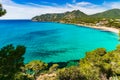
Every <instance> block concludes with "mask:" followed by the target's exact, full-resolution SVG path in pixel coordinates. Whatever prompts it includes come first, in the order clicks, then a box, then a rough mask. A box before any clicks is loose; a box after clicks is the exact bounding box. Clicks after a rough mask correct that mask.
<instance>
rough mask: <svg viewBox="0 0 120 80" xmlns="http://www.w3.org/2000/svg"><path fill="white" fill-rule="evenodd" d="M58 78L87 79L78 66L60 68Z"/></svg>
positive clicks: (64, 79) (61, 79) (69, 79)
mask: <svg viewBox="0 0 120 80" xmlns="http://www.w3.org/2000/svg"><path fill="white" fill-rule="evenodd" d="M57 76H58V80H86V78H85V77H84V76H82V74H80V70H79V68H78V67H70V68H63V69H60V70H58V73H57Z"/></svg>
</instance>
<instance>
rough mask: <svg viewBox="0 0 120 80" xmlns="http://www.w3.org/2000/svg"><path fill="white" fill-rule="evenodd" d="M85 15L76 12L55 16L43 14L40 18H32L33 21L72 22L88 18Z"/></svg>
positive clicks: (55, 14)
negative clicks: (71, 20) (72, 20)
mask: <svg viewBox="0 0 120 80" xmlns="http://www.w3.org/2000/svg"><path fill="white" fill-rule="evenodd" d="M87 16H88V15H86V14H85V13H83V12H81V11H79V10H74V11H72V12H65V13H53V14H43V15H40V16H35V17H33V18H32V20H33V21H56V22H59V21H62V20H68V19H69V20H70V19H76V18H83V17H87Z"/></svg>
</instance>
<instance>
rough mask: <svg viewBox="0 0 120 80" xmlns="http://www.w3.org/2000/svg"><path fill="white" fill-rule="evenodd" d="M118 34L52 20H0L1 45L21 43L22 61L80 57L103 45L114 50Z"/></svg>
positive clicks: (66, 59) (64, 59)
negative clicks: (23, 58) (23, 48)
mask: <svg viewBox="0 0 120 80" xmlns="http://www.w3.org/2000/svg"><path fill="white" fill-rule="evenodd" d="M118 43H119V42H118V35H117V34H115V33H112V32H108V31H102V30H97V29H91V28H86V27H83V26H76V25H71V24H61V23H53V22H32V21H30V20H0V47H3V46H5V45H8V44H13V45H15V46H16V45H24V46H26V48H27V50H26V53H25V55H24V57H25V61H24V62H25V63H27V62H30V61H32V60H43V61H45V62H66V61H69V60H79V59H80V58H83V57H84V56H85V52H87V51H91V50H94V49H96V48H100V47H104V48H106V49H107V50H108V51H111V50H113V49H115V47H116V45H117V44H118Z"/></svg>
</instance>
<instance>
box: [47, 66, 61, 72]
mask: <svg viewBox="0 0 120 80" xmlns="http://www.w3.org/2000/svg"><path fill="white" fill-rule="evenodd" d="M58 66H59V65H58V64H53V65H52V66H51V67H50V69H49V72H54V71H56V70H57V68H58Z"/></svg>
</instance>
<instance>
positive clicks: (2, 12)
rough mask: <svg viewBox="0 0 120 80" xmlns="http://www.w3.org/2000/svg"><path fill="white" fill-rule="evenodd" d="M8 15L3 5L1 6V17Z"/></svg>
mask: <svg viewBox="0 0 120 80" xmlns="http://www.w3.org/2000/svg"><path fill="white" fill-rule="evenodd" d="M5 14H6V10H5V9H3V7H2V4H0V16H3V15H5Z"/></svg>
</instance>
